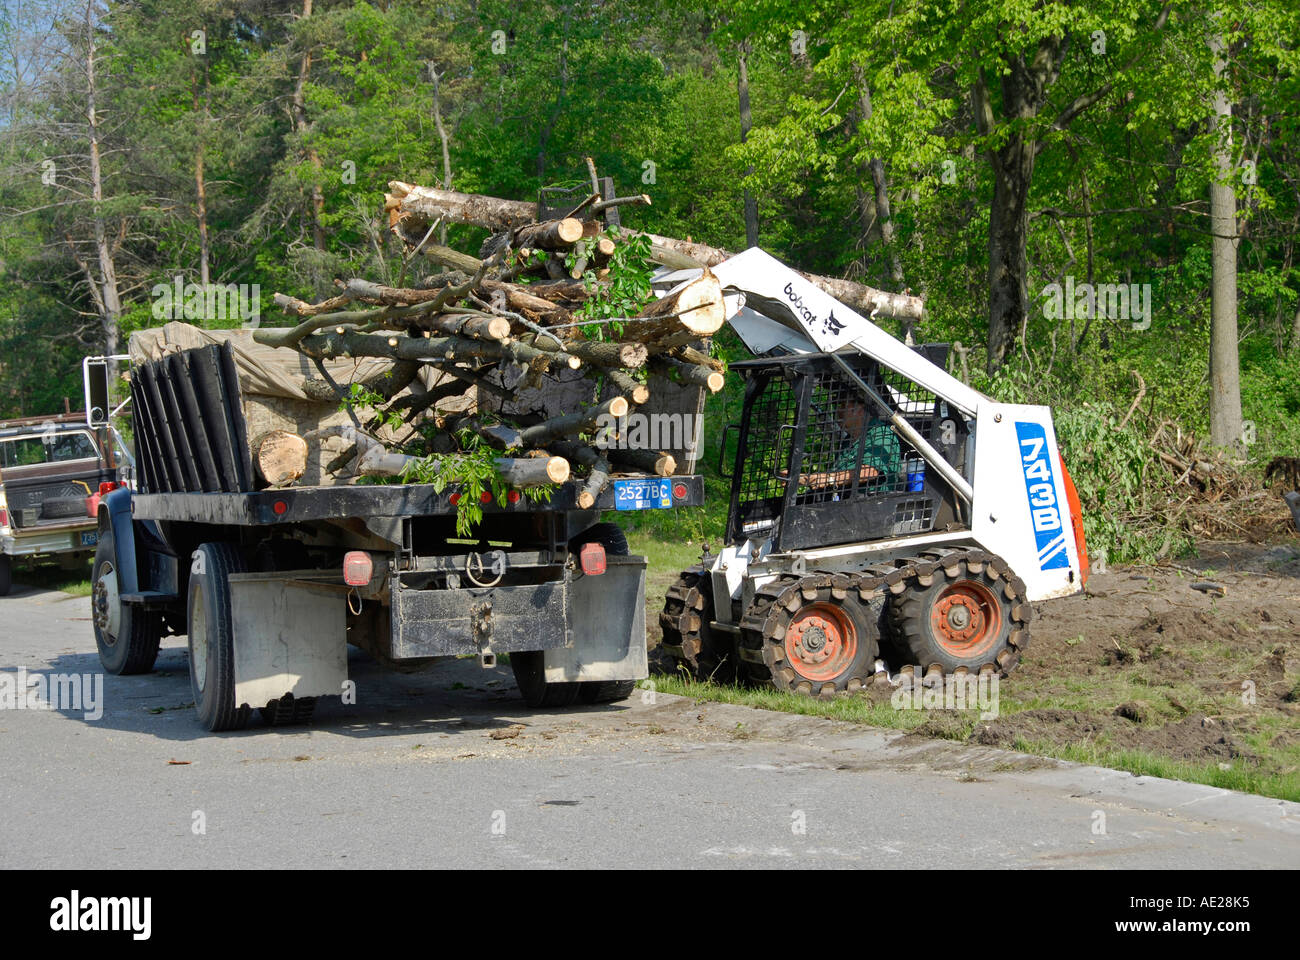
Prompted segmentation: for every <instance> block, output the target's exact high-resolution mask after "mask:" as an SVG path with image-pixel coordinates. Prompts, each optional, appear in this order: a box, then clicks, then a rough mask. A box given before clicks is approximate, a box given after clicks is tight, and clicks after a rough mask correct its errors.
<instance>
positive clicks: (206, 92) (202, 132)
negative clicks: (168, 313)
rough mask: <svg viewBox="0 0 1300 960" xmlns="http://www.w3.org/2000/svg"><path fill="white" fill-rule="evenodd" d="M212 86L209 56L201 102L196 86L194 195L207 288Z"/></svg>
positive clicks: (203, 279) (201, 278) (201, 265)
mask: <svg viewBox="0 0 1300 960" xmlns="http://www.w3.org/2000/svg"><path fill="white" fill-rule="evenodd" d="M211 95H212V91H211V87H210V86H209V84H208V64H207V58H206V57H205V58H204V61H203V103H202V104H201V105H200V103H199V91H198V86H197V84H196V86H195V88H194V112H195V113H196V114H198V115H199V121H198V123H199V129H198V136H196V137H195V138H194V196H195V205H196V215H197V217H198V221H199V283H201V284H203V286H204V287H205V288H206V287H207V285H208V284H209V282H211V279H212V275H211V268H210V266H209V259H210V256H211V246H210V243H209V241H208V184H207V179H206V178H205V176H204V172H203V171H204V160H205V156H204V154H205V152H206V145H205V137H206V136H207V129H208V113H209V104H210V101H211Z"/></svg>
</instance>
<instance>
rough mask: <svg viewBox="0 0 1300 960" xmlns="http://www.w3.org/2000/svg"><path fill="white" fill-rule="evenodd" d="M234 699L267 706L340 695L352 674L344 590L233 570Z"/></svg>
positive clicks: (240, 703) (237, 702) (252, 704)
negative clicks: (284, 700)
mask: <svg viewBox="0 0 1300 960" xmlns="http://www.w3.org/2000/svg"><path fill="white" fill-rule="evenodd" d="M230 613H231V619H232V623H233V626H234V640H235V704H236V706H240V705H243V704H248V705H249V706H253V707H262V706H265V705H266V704H268V703H270V702H271V701H272V700H277V699H279V698H280V697H282V696H284V695H285V694H286V693H292V694H293V695H294V698H295V699H301V698H303V697H328V696H338V695H339V694H341V693H342V692H343V684H344V683H345V682H346V681H347V679H348V653H347V609H346V601H345V598H344V596H343V594H342V593H340V592H338V591H337V590H330V589H327V588H325V587H322V586H319V585H316V584H312V583H307V582H304V581H301V580H297V581H294V580H276V579H268V578H267V576H266V574H260V573H244V574H232V575H231V577H230Z"/></svg>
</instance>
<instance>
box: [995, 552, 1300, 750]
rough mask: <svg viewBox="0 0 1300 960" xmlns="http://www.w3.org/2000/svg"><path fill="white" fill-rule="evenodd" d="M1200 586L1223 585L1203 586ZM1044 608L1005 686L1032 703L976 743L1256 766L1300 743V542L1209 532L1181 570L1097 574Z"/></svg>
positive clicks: (1021, 700)
mask: <svg viewBox="0 0 1300 960" xmlns="http://www.w3.org/2000/svg"><path fill="white" fill-rule="evenodd" d="M1202 583H1213V584H1217V585H1218V586H1220V587H1222V594H1223V595H1222V596H1218V595H1217V593H1218V591H1216V590H1213V589H1204V588H1203V589H1199V590H1198V589H1195V588H1194V587H1193V584H1202ZM1038 609H1039V614H1040V616H1039V617H1038V619H1037V620H1036V621H1035V623H1034V625H1033V628H1032V633H1033V640H1032V643H1031V646H1030V649H1029V651H1028V653H1027V655H1026V656H1025V658H1024V661H1023V662H1022V664H1021V666H1020V668H1019V669H1018V670H1017V671H1016V672H1015V673H1014V674H1013V675H1012V676H1011V677H1010V678H1009V679H1008V680H1007V681H1005V683H1004V692H1005V693H1006V694H1009V695H1010V696H1011V697H1012V698H1014V700H1015V701H1016V702H1017V703H1018V704H1021V705H1025V706H1027V707H1028V708H1027V709H1023V710H1020V711H1019V712H1016V713H1012V714H1009V715H1004V716H1002V717H1001V718H999V719H998V720H995V721H992V722H991V723H988V724H986V725H982V726H981V727H980V728H978V729H976V730H975V731H974V732H973V735H972V739H973V740H976V741H977V742H980V743H987V744H990V745H999V746H1013V745H1015V744H1016V742H1017V741H1021V740H1024V741H1041V740H1047V741H1050V742H1054V743H1060V744H1065V743H1077V742H1080V741H1093V742H1096V741H1104V742H1106V743H1107V744H1109V745H1110V746H1112V747H1115V748H1120V749H1134V750H1144V751H1149V752H1152V753H1156V754H1159V755H1162V756H1165V757H1168V758H1171V759H1174V760H1183V761H1190V762H1205V761H1220V762H1233V761H1242V762H1246V763H1251V764H1258V763H1261V762H1263V761H1264V759H1265V756H1266V755H1270V754H1271V755H1274V756H1275V757H1276V758H1277V759H1281V756H1278V755H1277V753H1276V751H1270V750H1268V749H1266V748H1267V747H1274V748H1286V747H1295V746H1297V745H1300V548H1297V547H1296V546H1294V545H1292V544H1282V545H1274V546H1268V545H1261V544H1254V543H1206V544H1202V545H1201V546H1200V548H1199V550H1198V551H1197V556H1196V558H1195V559H1193V560H1191V561H1186V562H1184V563H1183V564H1180V565H1179V567H1171V566H1166V567H1141V568H1138V567H1133V568H1116V569H1113V570H1112V571H1110V572H1108V573H1104V574H1094V575H1093V576H1092V577H1090V578H1089V580H1088V588H1087V591H1086V592H1085V593H1083V594H1080V595H1079V596H1075V597H1070V598H1068V599H1065V600H1058V601H1055V602H1052V603H1045V604H1041V605H1039V608H1038ZM1035 700H1043V701H1051V702H1053V703H1055V704H1058V705H1057V706H1051V707H1047V706H1044V707H1042V708H1034V707H1032V706H1029V705H1030V704H1032V703H1033V701H1035ZM1066 704H1068V705H1069V706H1066ZM1282 753H1283V754H1285V755H1290V754H1291V751H1290V750H1283V751H1282ZM1290 759H1291V761H1292V762H1293V761H1294V759H1295V758H1294V756H1291V758H1290ZM1286 766H1287V764H1285V763H1284V764H1283V765H1282V767H1283V768H1285V767H1286ZM1292 769H1294V768H1292ZM1273 772H1275V773H1283V772H1284V769H1277V770H1275V771H1273Z"/></svg>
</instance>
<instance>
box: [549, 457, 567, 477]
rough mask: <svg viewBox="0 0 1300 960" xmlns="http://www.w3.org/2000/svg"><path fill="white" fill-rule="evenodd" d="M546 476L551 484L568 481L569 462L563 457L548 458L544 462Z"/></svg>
mask: <svg viewBox="0 0 1300 960" xmlns="http://www.w3.org/2000/svg"><path fill="white" fill-rule="evenodd" d="M546 475H547V476H548V477H549V478H550V480H551V483H564V481H566V480H568V479H569V461H568V460H565V459H564V458H563V457H550V458H548V459H547V461H546Z"/></svg>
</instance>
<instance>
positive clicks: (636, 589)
mask: <svg viewBox="0 0 1300 960" xmlns="http://www.w3.org/2000/svg"><path fill="white" fill-rule="evenodd" d="M605 560H606V568H605V572H604V573H602V574H600V575H599V576H595V577H589V576H579V577H577V578H576V579H575V580H574V581H573V583H572V584H571V585H570V587H569V624H568V635H569V642H568V644H566V645H565V646H563V647H558V648H555V649H551V650H547V651H546V681H547V682H548V683H561V682H564V681H572V680H643V679H645V677H646V676H648V675H649V672H650V669H649V665H648V663H647V660H646V649H645V572H646V560H645V557H619V556H608V555H607V556H606V558H605Z"/></svg>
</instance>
